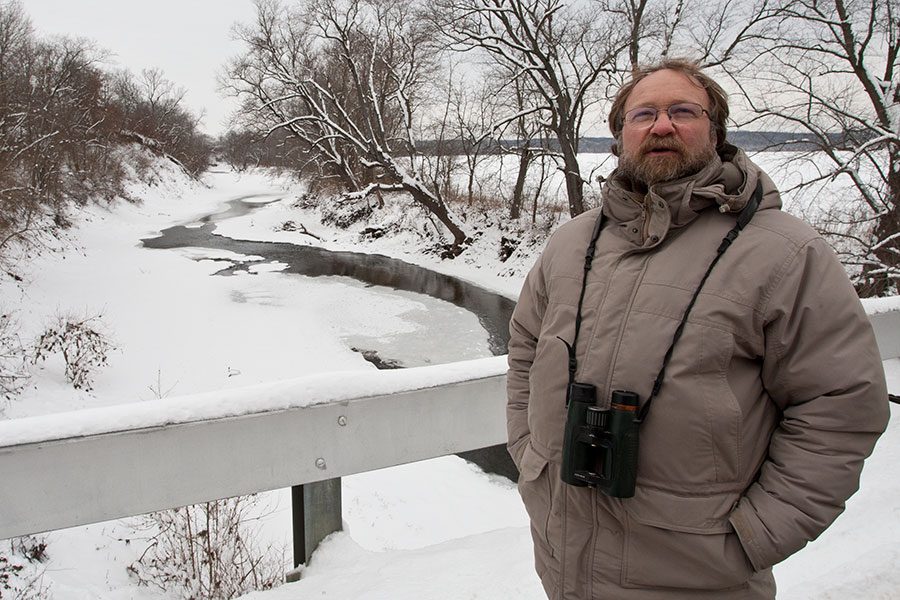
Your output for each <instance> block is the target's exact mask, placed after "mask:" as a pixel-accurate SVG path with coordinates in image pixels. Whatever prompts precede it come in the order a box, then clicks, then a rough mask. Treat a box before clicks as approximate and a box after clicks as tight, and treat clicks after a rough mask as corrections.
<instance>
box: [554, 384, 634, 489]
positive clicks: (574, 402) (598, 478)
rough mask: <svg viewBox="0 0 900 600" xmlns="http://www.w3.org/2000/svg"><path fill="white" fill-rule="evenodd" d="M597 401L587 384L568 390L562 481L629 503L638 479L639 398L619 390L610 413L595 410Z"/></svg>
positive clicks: (614, 397) (574, 385)
mask: <svg viewBox="0 0 900 600" xmlns="http://www.w3.org/2000/svg"><path fill="white" fill-rule="evenodd" d="M596 395H597V389H596V387H595V386H593V385H591V384H589V383H578V382H573V383H571V384H569V389H568V409H567V413H566V429H565V437H564V439H563V457H562V480H563V481H564V482H565V483H568V484H569V485H574V486H579V487H596V488H597V489H599V490H600V491H602V492H603V493H604V494H606V495H608V496H613V497H615V498H631V497H632V496H634V484H635V481H636V479H637V458H638V426H639V424H638V422H637V420H636V419H637V408H638V395H637V394H635V393H634V392H627V391H624V390H616V391H614V392H613V393H612V401H611V403H610V407H609V409H608V410H602V409H600V408H599V407H597V406H595V402H596Z"/></svg>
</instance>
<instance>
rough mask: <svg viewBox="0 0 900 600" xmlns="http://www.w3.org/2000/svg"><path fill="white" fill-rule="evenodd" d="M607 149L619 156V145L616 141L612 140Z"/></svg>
mask: <svg viewBox="0 0 900 600" xmlns="http://www.w3.org/2000/svg"><path fill="white" fill-rule="evenodd" d="M609 151H610V152H612V155H613V156H616V157H618V156H619V145H618V144H617V143H616V142H613V143H612V145H611V146H610V147H609Z"/></svg>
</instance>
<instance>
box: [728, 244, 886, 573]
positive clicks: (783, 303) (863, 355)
mask: <svg viewBox="0 0 900 600" xmlns="http://www.w3.org/2000/svg"><path fill="white" fill-rule="evenodd" d="M764 318H765V325H764V332H765V340H766V341H765V357H763V364H762V379H763V385H764V386H765V388H766V391H767V392H768V394H769V396H770V397H771V399H772V401H773V402H775V403H776V404H777V405H778V407H779V408H780V409H781V411H782V418H781V421H780V422H779V423H778V425H777V427H776V429H775V430H774V432H773V433H772V437H771V440H770V443H769V453H768V456H767V458H766V459H765V461H764V463H763V464H762V467H761V469H760V471H759V476H758V479H757V481H756V482H754V483H753V484H752V485H751V486H750V487H749V488H748V489H747V490H746V492H745V493H744V495H743V496H742V497H741V499H740V501H739V503H738V505H737V507H736V509H735V510H734V511H733V512H732V515H731V522H732V525H733V526H734V528H735V530H736V531H737V533H738V536H739V537H740V539H741V542H742V544H743V546H744V549H745V550H746V552H747V554H748V557H749V558H750V561H751V562H752V563H753V565H754V567H755V568H756V569H764V568H767V567H769V566H771V565H773V564H775V563H777V562H780V561H781V560H783V559H785V558H787V557H788V556H790V555H791V554H793V553H794V552H796V551H798V550H800V549H801V548H803V547H804V546H805V545H806V543H807V542H808V541H810V540H813V539H815V538H816V537H818V536H819V534H821V533H822V532H823V531H824V530H825V529H826V528H827V527H828V526H829V525H830V524H831V523H832V521H834V519H836V518H837V517H838V515H839V514H840V513H841V512H843V510H844V504H845V502H846V500H847V499H848V498H849V497H850V496H851V495H852V494H853V493H854V492H856V490H857V489H858V487H859V476H860V472H861V470H862V466H863V460H864V459H865V458H866V457H867V456H869V454H871V452H872V449H873V448H874V446H875V441H876V440H877V439H878V436H879V435H880V434H881V433H882V432H883V431H884V429H885V427H886V426H887V421H888V418H889V406H888V398H887V386H886V384H885V380H884V371H883V367H882V363H881V358H880V355H879V351H878V348H877V346H876V343H875V337H874V334H873V332H872V328H871V325H870V324H869V320H868V318H867V317H866V315H865V312H864V311H863V309H862V305H861V303H860V302H859V299H858V297H857V295H856V292H855V291H854V290H853V288H852V286H851V285H850V282H849V280H848V279H847V276H846V274H845V273H844V270H843V267H842V266H841V265H840V263H839V262H838V260H837V258H836V257H835V256H834V253H833V252H832V250H831V248H830V247H828V246H827V244H826V243H825V242H824V241H823V240H822V239H821V238H816V239H814V240H812V241H810V242H809V243H807V244H806V245H804V246H803V247H801V248H800V249H799V250H798V252H797V254H795V255H794V256H793V258H792V260H790V261H789V263H788V264H786V265H785V266H784V268H783V276H781V277H780V278H779V282H778V284H777V285H776V286H775V287H774V289H772V290H771V297H770V298H769V301H768V302H767V304H766V308H765V310H764Z"/></svg>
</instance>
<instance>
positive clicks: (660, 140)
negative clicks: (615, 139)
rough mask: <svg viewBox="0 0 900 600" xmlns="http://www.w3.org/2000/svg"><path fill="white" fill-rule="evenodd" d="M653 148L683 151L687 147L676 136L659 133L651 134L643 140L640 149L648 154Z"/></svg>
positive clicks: (642, 152)
mask: <svg viewBox="0 0 900 600" xmlns="http://www.w3.org/2000/svg"><path fill="white" fill-rule="evenodd" d="M653 150H676V151H678V152H682V153H683V152H685V150H686V148H685V147H684V144H682V143H681V142H680V141H679V140H677V139H675V138H674V137H671V136H667V137H660V136H658V135H654V134H650V135H648V136H647V137H646V138H645V139H644V141H643V142H641V145H640V147H639V148H638V151H639V152H640V153H641V154H647V153H648V152H651V151H653Z"/></svg>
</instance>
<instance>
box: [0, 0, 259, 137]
mask: <svg viewBox="0 0 900 600" xmlns="http://www.w3.org/2000/svg"><path fill="white" fill-rule="evenodd" d="M0 1H2V0H0ZM22 6H23V7H24V8H25V13H26V14H27V15H28V16H29V17H30V18H31V22H32V24H33V25H34V28H35V30H36V33H37V34H38V35H39V36H41V37H44V36H50V35H59V34H62V35H67V36H73V37H84V38H88V39H90V40H93V41H94V42H96V43H97V45H98V46H99V47H100V48H103V49H105V50H107V51H109V52H110V53H111V56H110V59H109V60H110V62H111V63H112V65H115V66H120V67H126V68H128V69H129V70H130V71H132V72H133V73H134V74H139V73H140V72H141V70H142V69H151V68H159V69H162V71H163V72H164V73H165V76H166V78H168V79H169V80H171V81H173V82H174V83H175V84H176V85H178V86H180V87H183V88H185V89H186V90H187V95H186V97H185V100H186V103H187V108H188V109H189V110H191V111H192V112H194V113H195V114H199V113H200V111H201V110H205V112H206V116H205V117H204V119H203V122H202V123H201V126H202V129H203V130H204V131H206V132H207V133H209V134H211V135H218V134H219V133H222V132H223V131H224V130H225V124H224V121H225V119H226V118H227V116H228V114H229V112H230V111H231V110H232V109H233V107H234V105H233V103H232V102H231V100H227V99H223V98H221V97H220V96H219V94H218V93H217V91H216V74H217V73H218V72H219V71H220V70H221V68H222V65H223V64H224V63H225V61H226V60H227V59H228V57H229V56H233V55H235V54H237V53H238V52H239V51H240V49H241V48H240V45H239V44H237V43H236V42H233V41H231V33H230V32H231V27H232V25H233V24H234V23H236V22H243V23H248V22H251V21H252V20H253V17H254V14H255V10H254V7H253V2H252V0H25V1H24V2H23V3H22Z"/></svg>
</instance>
